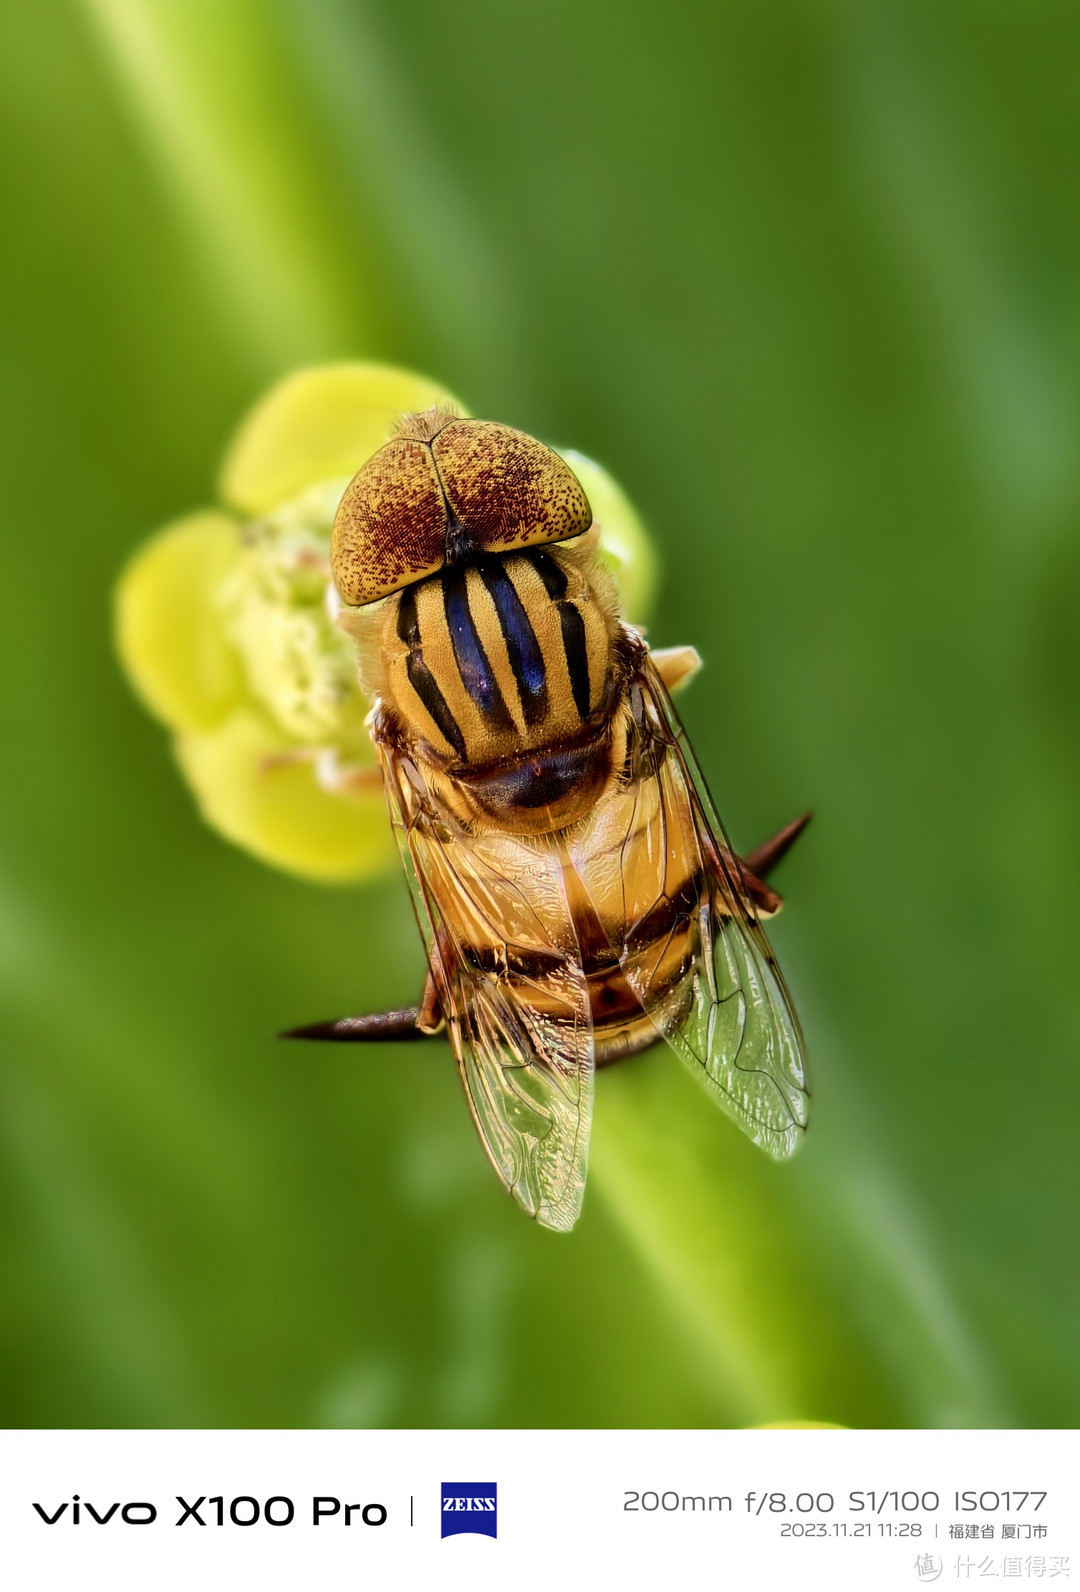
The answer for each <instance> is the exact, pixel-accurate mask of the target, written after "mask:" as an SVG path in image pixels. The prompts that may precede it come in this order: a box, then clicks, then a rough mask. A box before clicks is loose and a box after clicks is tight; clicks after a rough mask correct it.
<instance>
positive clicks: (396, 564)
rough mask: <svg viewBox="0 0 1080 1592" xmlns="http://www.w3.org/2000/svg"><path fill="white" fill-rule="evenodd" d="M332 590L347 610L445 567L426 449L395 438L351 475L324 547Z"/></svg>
mask: <svg viewBox="0 0 1080 1592" xmlns="http://www.w3.org/2000/svg"><path fill="white" fill-rule="evenodd" d="M330 556H331V562H332V564H333V571H334V584H335V586H336V587H337V589H338V593H339V595H340V597H341V600H342V602H345V603H348V604H349V605H350V606H351V607H356V606H359V605H360V604H361V603H370V602H374V601H375V599H376V598H377V597H385V596H386V595H387V594H388V593H389V592H392V591H397V590H398V589H399V588H400V587H402V586H407V585H409V584H410V583H411V582H412V581H414V580H421V579H422V578H423V577H424V576H425V575H432V574H434V573H435V571H436V570H438V569H441V568H442V567H443V564H444V563H445V562H446V505H445V503H444V501H443V495H442V491H441V490H440V487H439V478H438V475H437V473H436V470H435V465H434V463H433V461H432V457H431V449H430V447H429V446H428V444H427V443H426V442H421V441H416V440H414V439H412V438H409V437H396V438H394V440H393V441H391V442H388V443H387V444H386V446H385V448H380V449H379V451H378V453H376V454H374V455H373V456H372V457H371V458H370V459H369V460H368V462H367V463H366V464H365V465H364V466H363V468H362V469H361V470H359V471H358V472H357V474H356V475H354V476H353V478H352V480H351V481H350V482H349V485H348V487H347V488H346V491H345V496H344V497H343V498H342V500H341V502H340V504H339V505H338V511H337V514H336V515H335V517H334V531H333V536H332V538H331V544H330Z"/></svg>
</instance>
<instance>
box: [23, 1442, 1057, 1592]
mask: <svg viewBox="0 0 1080 1592" xmlns="http://www.w3.org/2000/svg"><path fill="white" fill-rule="evenodd" d="M1078 1480H1080V1443H1078V1440H1077V1436H1076V1434H1075V1433H1074V1432H1059V1431H1039V1432H1030V1431H1029V1432H1015V1431H1000V1432H976V1431H961V1432H910V1431H888V1432H856V1431H633V1432H624V1431H274V1432H264V1431H255V1432H252V1431H209V1432H203V1431H175V1432H169V1431H136V1432H117V1431H75V1432H62V1431H31V1432H8V1433H6V1434H5V1435H4V1438H3V1489H2V1500H0V1531H2V1534H3V1535H2V1541H3V1563H4V1575H5V1581H6V1583H7V1585H9V1586H11V1587H12V1588H17V1589H18V1592H60V1589H63V1592H76V1589H77V1592H98V1589H100V1592H136V1589H137V1592H147V1589H151V1588H152V1589H154V1592H172V1589H177V1592H179V1589H181V1588H183V1589H184V1592H190V1589H191V1588H196V1589H198V1592H217V1589H221V1592H226V1589H228V1592H240V1589H247V1588H257V1589H258V1592H275V1589H278V1588H281V1589H285V1588H288V1589H290V1592H293V1589H296V1588H307V1587H311V1588H313V1589H317V1592H346V1589H348V1592H353V1589H357V1588H368V1587H370V1588H378V1589H379V1592H393V1589H397V1588H408V1589H412V1588H417V1589H419V1588H425V1589H426V1588H428V1587H435V1586H437V1587H439V1588H461V1589H463V1592H464V1589H468V1592H487V1589H491V1592H496V1589H498V1592H506V1589H511V1588H512V1589H513V1592H533V1589H536V1592H540V1589H543V1592H564V1589H567V1592H576V1589H578V1588H582V1589H585V1588H589V1589H592V1588H601V1587H607V1586H609V1585H610V1586H614V1587H616V1588H618V1589H619V1592H624V1589H630V1592H633V1589H637V1588H642V1589H644V1588H650V1589H652V1588H661V1589H664V1592H667V1589H668V1588H676V1587H677V1588H679V1592H682V1589H683V1588H693V1589H695V1592H697V1589H702V1592H705V1589H710V1588H718V1589H719V1588H728V1587H730V1588H737V1589H739V1592H755V1589H758V1588H761V1589H766V1592H772V1589H785V1588H788V1587H791V1588H800V1589H801V1588H819V1587H820V1588H829V1589H835V1592H843V1589H847V1588H850V1589H852V1592H870V1589H873V1592H878V1589H881V1592H886V1589H890V1588H907V1589H914V1588H917V1587H919V1586H923V1585H930V1584H934V1583H940V1585H941V1586H942V1587H950V1588H954V1587H958V1586H965V1587H974V1586H980V1587H987V1586H988V1585H991V1584H993V1585H998V1584H999V1583H1000V1584H1001V1585H1002V1586H1005V1585H1007V1584H1009V1583H1012V1584H1013V1585H1016V1586H1018V1587H1030V1586H1031V1585H1032V1584H1033V1583H1036V1582H1045V1583H1054V1584H1055V1585H1056V1586H1057V1587H1061V1588H1064V1587H1065V1586H1066V1585H1068V1584H1070V1583H1071V1582H1072V1580H1073V1578H1074V1577H1075V1578H1076V1580H1077V1584H1078V1588H1080V1560H1078V1559H1077V1556H1076V1555H1077V1529H1076V1528H1077V1513H1078V1509H1077V1483H1078Z"/></svg>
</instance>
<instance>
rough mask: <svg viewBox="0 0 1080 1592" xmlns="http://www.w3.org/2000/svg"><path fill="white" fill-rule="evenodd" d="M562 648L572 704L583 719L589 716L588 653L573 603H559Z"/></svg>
mask: <svg viewBox="0 0 1080 1592" xmlns="http://www.w3.org/2000/svg"><path fill="white" fill-rule="evenodd" d="M559 623H560V624H561V625H562V640H563V650H564V651H565V653H566V667H567V668H568V669H569V670H570V689H571V691H573V693H574V706H575V707H576V708H577V710H578V713H579V714H580V715H581V717H582V718H583V719H585V718H588V716H589V653H588V649H587V647H586V645H585V621H584V619H582V617H581V615H580V614H579V613H578V611H577V609H576V608H575V607H574V605H573V603H560V604H559Z"/></svg>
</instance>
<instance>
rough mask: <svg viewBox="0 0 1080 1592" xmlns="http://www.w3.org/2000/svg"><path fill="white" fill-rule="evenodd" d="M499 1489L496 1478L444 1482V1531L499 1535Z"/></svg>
mask: <svg viewBox="0 0 1080 1592" xmlns="http://www.w3.org/2000/svg"><path fill="white" fill-rule="evenodd" d="M498 1525H499V1510H498V1489H497V1488H496V1485H495V1483H494V1482H493V1481H444V1482H443V1484H442V1535H443V1536H444V1537H455V1536H457V1534H458V1532H459V1531H475V1532H476V1533H477V1535H478V1536H482V1537H497V1536H498V1535H499V1531H498Z"/></svg>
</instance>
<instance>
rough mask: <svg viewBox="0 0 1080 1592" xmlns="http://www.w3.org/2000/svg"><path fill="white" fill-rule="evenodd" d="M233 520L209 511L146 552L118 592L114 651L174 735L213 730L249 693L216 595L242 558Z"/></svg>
mask: <svg viewBox="0 0 1080 1592" xmlns="http://www.w3.org/2000/svg"><path fill="white" fill-rule="evenodd" d="M239 552H240V544H239V531H238V527H237V525H236V522H235V521H234V520H233V519H231V518H230V517H229V516H228V515H227V514H218V513H214V512H212V511H207V512H205V513H202V514H192V515H189V516H187V518H185V519H182V520H178V521H176V523H175V524H173V525H168V526H166V527H165V529H164V530H162V531H159V532H158V534H157V535H156V536H154V537H152V538H151V540H150V541H149V542H146V543H144V544H143V546H142V547H141V548H140V549H139V551H138V552H137V553H136V554H135V557H134V558H133V559H132V560H131V562H130V563H129V564H128V566H127V568H126V569H125V570H124V573H123V574H122V575H121V577H120V581H119V584H118V586H117V591H116V645H117V650H118V651H119V653H120V659H121V662H122V663H123V665H124V667H125V669H126V670H127V673H128V677H129V678H130V680H131V682H132V684H133V685H134V687H135V689H136V691H137V692H138V693H139V696H140V697H141V698H142V700H143V702H144V703H145V704H146V706H147V707H148V708H149V709H150V711H151V713H153V714H155V715H156V716H157V717H158V718H159V719H162V720H164V722H165V723H166V724H168V725H169V726H170V727H171V728H172V729H176V730H208V729H212V728H213V726H214V725H215V724H219V723H220V722H221V720H222V719H223V718H224V717H225V716H226V715H227V714H228V712H229V711H230V709H231V708H232V707H233V706H234V705H235V704H236V703H237V701H238V700H239V698H240V694H241V691H242V689H243V682H242V679H241V673H240V667H239V664H238V661H237V658H236V654H235V652H234V650H233V648H232V647H231V646H230V644H229V642H228V639H227V637H226V634H225V624H224V619H223V616H222V614H221V612H220V609H219V606H218V592H219V591H220V589H221V585H222V582H223V581H224V579H225V578H226V577H227V575H228V574H229V572H230V570H231V569H232V568H233V566H234V565H235V563H236V560H237V558H238V556H239Z"/></svg>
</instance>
